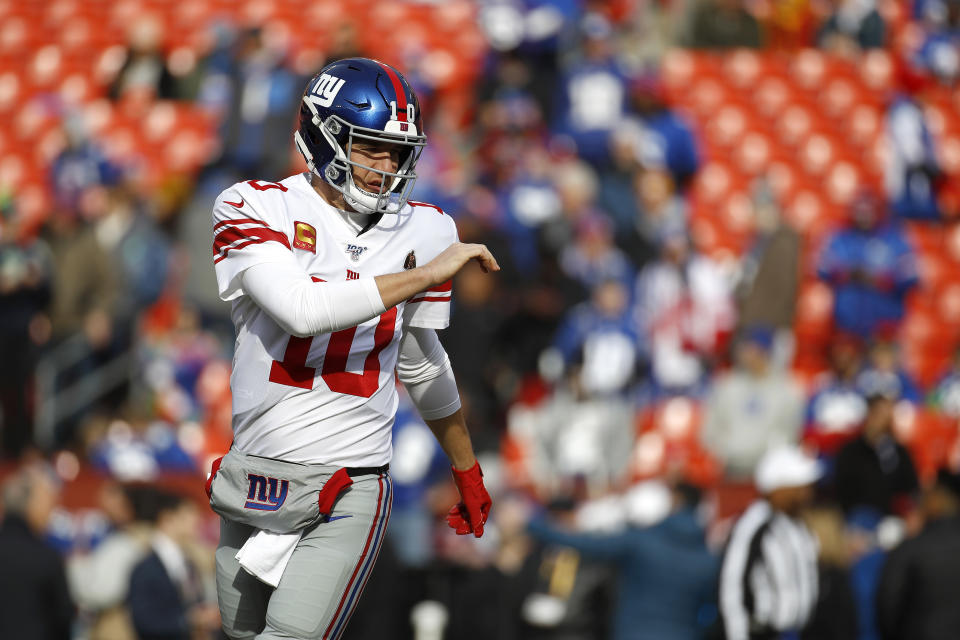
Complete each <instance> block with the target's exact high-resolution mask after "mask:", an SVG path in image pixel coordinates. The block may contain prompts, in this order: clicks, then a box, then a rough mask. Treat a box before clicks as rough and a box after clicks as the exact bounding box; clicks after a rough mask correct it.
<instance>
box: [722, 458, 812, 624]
mask: <svg viewBox="0 0 960 640" xmlns="http://www.w3.org/2000/svg"><path fill="white" fill-rule="evenodd" d="M821 475H822V470H821V469H820V468H819V465H818V463H817V461H816V460H814V459H812V458H810V457H808V456H807V455H805V454H804V453H803V452H802V451H800V450H799V449H797V448H794V447H784V448H779V449H773V450H771V451H769V452H767V454H766V455H765V456H764V457H763V459H762V460H761V461H760V464H759V465H758V466H757V472H756V486H757V491H758V492H759V493H760V495H761V497H760V498H758V499H757V500H756V501H755V502H754V503H753V504H751V505H750V507H749V508H747V510H746V511H745V512H744V514H743V515H742V516H741V517H740V519H739V520H738V521H737V523H736V524H735V525H734V527H733V531H732V533H731V534H730V542H729V544H728V545H727V549H726V552H725V553H724V557H723V567H722V569H721V573H720V613H721V616H722V617H723V626H724V629H725V631H726V640H764V639H772V638H777V637H783V635H781V634H784V635H786V637H790V635H789V634H796V633H797V632H799V631H800V630H801V629H803V627H804V625H806V624H807V622H808V621H809V619H810V616H811V614H812V613H813V609H814V605H815V604H816V602H817V597H818V582H819V578H818V570H817V543H816V541H815V540H814V538H813V534H811V533H810V530H809V529H808V528H807V526H806V525H805V524H804V522H803V520H802V519H801V518H800V516H801V514H802V513H803V510H804V509H805V508H806V507H807V506H808V505H809V504H810V502H811V500H812V499H813V485H814V483H815V482H816V481H817V480H818V479H819V478H820V476H821ZM794 637H796V636H795V635H794Z"/></svg>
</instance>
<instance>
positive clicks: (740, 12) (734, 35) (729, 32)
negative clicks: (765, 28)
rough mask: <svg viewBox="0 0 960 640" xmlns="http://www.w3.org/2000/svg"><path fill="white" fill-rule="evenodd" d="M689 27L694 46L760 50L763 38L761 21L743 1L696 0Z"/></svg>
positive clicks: (692, 45)
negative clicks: (748, 9) (758, 20)
mask: <svg viewBox="0 0 960 640" xmlns="http://www.w3.org/2000/svg"><path fill="white" fill-rule="evenodd" d="M689 29H690V35H689V45H690V46H691V47H693V48H694V49H734V48H737V47H749V48H751V49H759V48H760V47H762V46H763V41H764V37H763V32H762V30H761V28H760V23H759V22H757V19H756V18H755V17H754V16H753V14H751V13H750V12H749V11H747V9H746V8H745V7H744V2H743V0H696V4H695V5H694V7H693V12H692V14H691V17H690V27H689Z"/></svg>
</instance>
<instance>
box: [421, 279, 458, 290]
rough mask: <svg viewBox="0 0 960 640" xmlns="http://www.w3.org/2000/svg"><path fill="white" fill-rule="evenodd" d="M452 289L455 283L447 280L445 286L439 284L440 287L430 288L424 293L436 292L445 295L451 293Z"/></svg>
mask: <svg viewBox="0 0 960 640" xmlns="http://www.w3.org/2000/svg"><path fill="white" fill-rule="evenodd" d="M451 288H453V281H452V280H447V281H446V282H444V283H443V284H438V285H437V286H435V287H430V288H429V289H427V290H426V291H425V292H424V293H429V292H431V291H435V292H437V293H444V292H446V291H450V289H451Z"/></svg>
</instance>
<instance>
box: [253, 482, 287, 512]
mask: <svg viewBox="0 0 960 640" xmlns="http://www.w3.org/2000/svg"><path fill="white" fill-rule="evenodd" d="M247 478H248V479H249V480H250V490H249V491H248V492H247V502H246V504H244V505H243V507H244V508H245V509H256V510H258V511H276V510H277V509H279V508H280V507H281V506H282V505H283V501H284V500H286V499H287V489H288V488H289V485H290V481H289V480H278V479H277V478H269V477H266V476H258V475H256V474H254V473H250V474H247Z"/></svg>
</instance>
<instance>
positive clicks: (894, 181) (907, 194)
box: [884, 53, 960, 220]
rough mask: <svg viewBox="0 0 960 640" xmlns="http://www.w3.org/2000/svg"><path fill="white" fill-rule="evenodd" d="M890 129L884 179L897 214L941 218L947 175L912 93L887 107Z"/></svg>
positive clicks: (894, 212) (888, 129)
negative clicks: (940, 200)
mask: <svg viewBox="0 0 960 640" xmlns="http://www.w3.org/2000/svg"><path fill="white" fill-rule="evenodd" d="M956 55H957V56H958V57H960V53H957V54H956ZM886 131H887V135H888V138H889V140H890V153H888V154H887V165H886V167H885V170H884V181H885V184H886V193H887V198H888V199H889V201H890V209H891V211H892V212H893V215H894V216H895V217H897V218H901V219H903V218H912V219H918V220H939V219H940V218H941V211H940V206H939V204H938V201H937V194H938V192H939V189H940V185H941V184H942V183H943V178H944V176H943V171H942V170H941V168H940V163H939V160H938V157H937V148H936V144H935V141H934V138H933V135H932V134H931V133H930V128H929V127H928V125H927V119H926V116H925V115H924V112H923V105H922V104H921V103H920V102H918V101H916V100H914V99H913V98H911V97H910V96H908V95H904V94H901V95H898V96H896V97H895V98H894V99H893V100H892V101H891V103H890V106H889V107H888V108H887V117H886Z"/></svg>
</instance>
